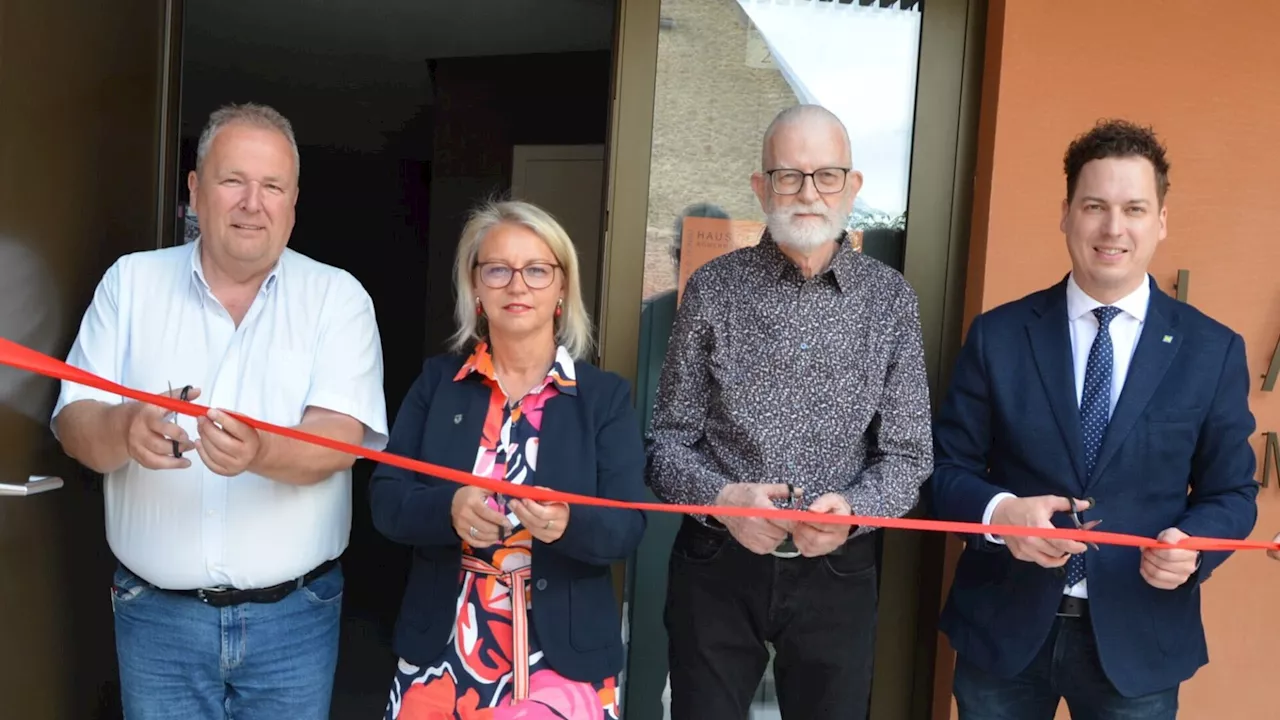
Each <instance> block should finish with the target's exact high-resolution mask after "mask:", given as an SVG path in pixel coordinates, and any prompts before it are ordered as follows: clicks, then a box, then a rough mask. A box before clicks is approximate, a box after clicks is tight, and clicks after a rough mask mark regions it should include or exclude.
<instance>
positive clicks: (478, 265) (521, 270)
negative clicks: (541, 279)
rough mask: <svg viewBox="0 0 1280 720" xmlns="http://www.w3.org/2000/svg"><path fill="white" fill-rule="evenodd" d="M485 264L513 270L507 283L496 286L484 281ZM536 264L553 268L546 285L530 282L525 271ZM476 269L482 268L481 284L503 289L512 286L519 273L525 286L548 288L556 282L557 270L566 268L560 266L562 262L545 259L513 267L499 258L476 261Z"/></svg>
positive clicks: (492, 288) (494, 288)
mask: <svg viewBox="0 0 1280 720" xmlns="http://www.w3.org/2000/svg"><path fill="white" fill-rule="evenodd" d="M485 265H501V266H502V267H505V268H507V269H508V270H510V271H511V277H510V278H507V282H506V284H504V285H499V286H497V287H494V286H493V285H490V284H489V283H487V282H485V281H484V266H485ZM534 265H547V266H549V267H550V268H551V279H550V280H548V281H547V284H546V285H542V286H538V285H533V284H531V283H530V282H529V278H528V277H525V274H524V271H525V270H526V269H528V268H531V267H533V266H534ZM474 269H476V270H480V271H481V272H480V273H479V276H480V277H479V280H480V284H481V285H484V286H485V287H487V288H489V289H490V290H502V289H505V288H507V287H510V286H511V283H512V281H514V280H515V279H516V275H519V276H520V279H521V280H522V281H523V282H524V286H525V287H527V288H529V289H530V290H546V289H547V288H549V287H551V284H552V283H554V282H555V276H556V273H555V271H556V270H564V268H563V267H561V266H560V263H553V262H544V261H542V260H539V261H537V262H531V263H529V264H528V265H525V266H523V267H518V268H517V267H512V266H510V265H508V264H506V263H504V262H498V261H497V260H493V261H490V262H479V261H476V263H475V265H474Z"/></svg>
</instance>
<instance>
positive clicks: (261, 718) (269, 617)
mask: <svg viewBox="0 0 1280 720" xmlns="http://www.w3.org/2000/svg"><path fill="white" fill-rule="evenodd" d="M342 587H343V577H342V569H341V567H335V568H334V569H333V570H331V571H329V572H328V573H326V574H324V575H322V576H321V577H319V578H317V579H316V580H315V581H314V582H312V583H311V584H309V585H307V586H306V587H303V588H300V589H298V590H295V591H294V592H292V593H290V594H289V596H288V597H286V598H285V599H283V600H281V601H280V602H277V603H269V604H253V603H247V604H243V605H238V606H231V607H225V608H216V607H211V606H209V605H205V604H204V603H202V602H200V601H199V600H197V599H196V598H193V597H186V596H182V595H175V594H171V593H166V592H164V591H162V590H157V589H155V588H153V587H151V586H150V585H148V584H147V583H145V582H144V581H142V580H141V579H139V578H138V577H137V576H135V575H133V574H132V573H130V572H129V571H128V570H126V569H124V568H120V569H118V570H117V571H116V574H115V579H114V581H113V587H112V588H111V606H112V609H113V611H114V614H115V630H116V654H117V656H118V657H119V661H120V685H121V696H122V698H123V700H124V716H125V718H127V719H128V720H161V719H168V718H173V719H174V720H179V719H181V720H224V719H226V718H232V717H234V718H235V719H236V720H266V719H267V718H271V719H272V720H276V719H278V718H290V719H291V720H327V718H328V717H329V700H330V696H331V694H332V690H333V672H334V667H335V666H336V664H337V660H338V627H339V619H340V616H341V613H342Z"/></svg>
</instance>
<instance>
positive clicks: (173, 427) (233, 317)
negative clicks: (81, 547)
mask: <svg viewBox="0 0 1280 720" xmlns="http://www.w3.org/2000/svg"><path fill="white" fill-rule="evenodd" d="M298 174H299V159H298V149H297V143H296V141H295V139H294V136H293V130H292V127H291V126H290V124H289V122H288V120H286V119H285V118H284V117H283V116H281V115H280V114H279V113H277V112H276V111H274V110H272V109H271V108H267V107H263V106H258V105H240V106H235V105H233V106H228V107H225V108H222V109H220V110H218V111H216V112H215V113H213V115H212V116H211V117H210V119H209V123H208V125H207V126H206V128H205V130H204V132H203V134H202V136H201V138H200V143H199V148H198V151H197V164H196V170H195V171H194V172H192V173H191V175H190V177H189V178H188V187H189V189H190V193H191V204H192V207H193V208H194V209H195V210H197V211H198V213H199V215H198V217H199V219H200V231H201V232H200V239H199V240H197V241H196V242H194V243H190V244H185V245H180V246H177V247H172V248H166V249H162V250H155V251H149V252H141V253H136V254H132V255H128V256H125V257H122V258H120V259H119V260H118V261H117V262H116V263H115V264H114V265H113V266H112V267H111V268H110V269H109V270H108V271H107V273H106V274H105V276H104V277H103V278H102V281H101V282H100V284H99V285H98V288H97V291H96V293H95V294H94V298H93V302H92V304H91V306H90V307H89V309H88V311H87V312H86V313H85V316H84V318H83V320H82V323H81V326H80V331H79V335H78V336H77V338H76V341H75V344H74V346H73V347H72V349H71V352H70V355H69V357H68V360H67V361H68V363H70V364H71V365H74V366H76V367H80V368H83V369H85V370H87V371H89V372H92V373H95V374H97V375H100V376H102V377H105V378H107V379H109V380H112V381H115V382H118V383H120V384H123V385H125V386H127V387H133V388H138V389H142V390H148V391H154V392H169V391H170V389H171V388H172V391H171V394H172V395H174V396H180V395H182V394H183V393H184V392H185V393H186V397H187V399H189V400H197V399H198V402H199V403H200V404H203V405H208V406H209V407H210V408H212V409H211V410H210V411H209V413H208V414H207V416H205V417H201V418H199V419H193V418H190V417H188V416H177V417H174V416H173V415H172V414H167V413H165V411H163V410H161V409H160V408H157V407H154V406H150V405H146V404H141V403H136V402H125V401H124V399H123V398H121V397H119V396H115V395H111V394H108V393H103V392H100V391H98V390H94V389H91V388H87V387H83V386H80V385H76V384H74V383H63V386H62V394H61V396H60V397H59V399H58V403H57V406H56V407H55V409H54V413H53V421H52V425H53V429H54V432H55V433H56V434H57V436H58V438H59V440H60V441H61V443H62V446H63V448H64V450H65V451H66V452H67V454H68V455H70V456H72V457H74V458H75V459H77V460H79V461H80V462H82V463H83V464H84V465H86V466H88V467H89V468H92V469H93V470H95V471H97V472H101V473H103V474H105V475H106V528H107V540H108V543H109V544H110V546H111V550H112V552H113V553H115V556H116V557H117V559H118V560H119V561H120V567H119V569H118V571H117V573H116V577H115V579H114V582H113V588H112V605H113V608H114V612H115V619H116V648H117V654H118V656H119V661H120V674H121V685H122V694H123V700H124V712H125V716H126V717H129V718H131V720H150V719H152V718H183V720H189V719H193V718H194V719H201V718H219V719H221V718H230V717H235V718H237V720H256V719H258V718H263V719H265V718H272V719H273V720H274V719H277V718H284V717H289V718H308V719H315V720H320V719H321V718H327V717H328V716H329V701H330V695H331V689H332V684H333V672H334V667H335V665H336V660H337V649H338V628H339V620H340V613H341V604H342V587H343V579H342V571H341V568H340V567H339V566H338V564H337V558H338V556H339V555H341V554H342V552H343V550H344V549H345V548H346V544H347V540H348V535H349V530H350V524H351V466H352V464H353V462H354V458H353V457H352V456H349V455H345V454H342V453H338V452H334V451H332V450H328V449H324V448H320V447H316V446H312V445H309V444H306V443H302V442H298V441H294V440H287V439H283V438H280V437H278V436H275V435H271V434H269V433H259V432H257V431H256V430H254V429H252V428H250V427H248V426H246V425H245V424H243V423H241V422H239V421H237V420H235V419H234V418H233V417H231V416H230V415H228V414H227V413H225V412H222V411H221V410H223V409H225V410H231V411H235V412H239V413H242V414H244V415H247V416H249V417H253V418H257V419H259V420H264V421H266V422H270V423H274V424H277V425H283V426H293V427H297V428H299V429H302V430H305V431H307V432H310V433H313V434H316V435H323V436H326V437H330V438H333V439H336V440H341V441H344V442H348V443H352V444H361V445H363V446H365V447H367V448H371V449H382V448H383V447H384V445H385V443H386V436H387V422H386V408H385V400H384V397H383V388H382V349H381V341H380V338H379V334H378V328H377V323H376V320H375V317H374V309H373V304H372V301H371V300H370V298H369V296H368V294H367V293H366V292H365V290H364V288H363V287H361V285H360V284H359V282H357V281H356V280H355V278H353V277H352V276H351V275H350V274H348V273H347V272H345V271H342V270H339V269H337V268H333V267H329V266H326V265H323V264H321V263H318V262H316V261H314V260H311V259H309V258H307V257H305V256H303V255H300V254H298V253H296V252H294V251H292V250H289V249H287V248H286V245H287V244H288V241H289V236H290V234H291V232H292V230H293V225H294V206H295V203H296V201H297V197H298Z"/></svg>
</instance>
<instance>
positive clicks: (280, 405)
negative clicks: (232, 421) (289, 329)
mask: <svg viewBox="0 0 1280 720" xmlns="http://www.w3.org/2000/svg"><path fill="white" fill-rule="evenodd" d="M314 362H315V357H314V355H313V354H312V353H307V352H302V351H299V350H273V351H272V352H271V357H270V359H269V362H267V363H266V364H265V365H264V369H263V373H262V375H261V378H262V380H261V382H260V383H259V384H258V386H257V387H256V388H255V390H256V395H257V398H256V399H255V398H243V399H245V400H248V401H249V402H248V403H246V404H247V405H253V406H256V407H255V408H254V410H253V412H251V413H250V414H254V413H256V417H257V418H258V419H260V420H265V421H266V422H269V423H273V424H276V425H283V426H285V427H289V426H292V425H297V424H298V423H299V422H301V421H302V414H303V412H304V411H305V410H306V403H307V399H308V396H309V395H310V393H311V371H312V364H313V363H314Z"/></svg>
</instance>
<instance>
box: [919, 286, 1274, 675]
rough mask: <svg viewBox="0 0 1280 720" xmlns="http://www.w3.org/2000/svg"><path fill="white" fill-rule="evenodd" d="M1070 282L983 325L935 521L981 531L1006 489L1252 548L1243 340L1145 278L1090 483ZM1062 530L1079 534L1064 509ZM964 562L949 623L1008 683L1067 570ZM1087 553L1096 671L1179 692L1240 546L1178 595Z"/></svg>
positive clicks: (951, 427) (1111, 550) (947, 406)
mask: <svg viewBox="0 0 1280 720" xmlns="http://www.w3.org/2000/svg"><path fill="white" fill-rule="evenodd" d="M1066 308H1067V301H1066V280H1065V278H1064V280H1063V282H1061V283H1058V284H1057V285H1055V286H1053V287H1052V288H1049V289H1048V290H1043V291H1041V292H1037V293H1035V294H1033V295H1029V296H1027V297H1025V298H1022V299H1021V300H1017V301H1014V302H1012V303H1009V304H1007V305H1003V306H1001V307H998V308H995V309H993V310H991V311H990V312H988V313H985V314H983V315H981V316H979V317H978V318H976V319H975V320H974V322H973V325H972V327H971V328H970V330H969V335H968V339H967V340H966V342H965V345H964V348H963V349H962V350H961V352H960V357H959V359H958V360H957V362H956V368H955V373H954V375H953V377H952V380H951V387H950V389H949V391H948V394H947V397H946V400H945V401H944V403H943V406H942V408H941V409H940V411H939V414H938V417H937V420H936V423H935V427H934V446H935V451H934V453H935V469H934V475H933V478H932V480H931V485H932V498H933V502H934V512H935V513H936V514H937V515H939V516H940V517H942V518H944V519H950V520H960V521H970V522H981V521H982V514H983V511H984V510H985V509H986V506H987V503H988V502H989V501H990V500H991V498H992V497H993V496H995V494H996V493H997V492H1000V491H1001V490H1007V491H1009V492H1011V493H1014V494H1015V495H1018V496H1020V497H1026V496H1033V495H1060V496H1068V497H1077V498H1085V497H1091V498H1093V499H1094V500H1095V501H1096V507H1097V510H1096V511H1092V510H1091V511H1089V512H1088V513H1087V514H1086V519H1101V520H1102V524H1101V525H1100V526H1099V527H1098V530H1110V531H1113V532H1119V533H1129V534H1133V535H1140V536H1145V537H1151V538H1154V537H1155V536H1156V535H1158V534H1159V533H1160V532H1161V531H1162V530H1164V529H1166V528H1169V527H1177V528H1179V529H1181V530H1182V531H1183V532H1185V533H1187V534H1188V535H1193V536H1214V537H1222V538H1245V537H1247V536H1248V535H1249V533H1250V531H1251V530H1252V529H1253V525H1254V521H1255V520H1256V518H1257V510H1256V506H1255V498H1256V496H1257V492H1258V486H1257V482H1256V481H1255V480H1254V471H1255V465H1256V458H1255V456H1254V453H1253V450H1252V449H1251V448H1250V446H1249V436H1250V435H1251V434H1252V433H1253V431H1254V418H1253V415H1251V414H1250V412H1249V405H1248V395H1249V370H1248V367H1247V366H1246V364H1245V352H1244V341H1243V339H1241V337H1240V336H1239V335H1238V334H1236V333H1234V332H1232V331H1231V330H1230V329H1229V328H1227V327H1225V326H1223V325H1221V324H1219V323H1218V322H1216V321H1214V320H1212V319H1211V318H1209V317H1207V316H1206V315H1204V314H1203V313H1201V312H1199V311H1198V310H1196V309H1195V308H1194V307H1191V306H1189V305H1186V304H1183V303H1180V302H1177V301H1176V300H1174V299H1173V298H1170V297H1169V296H1168V295H1166V294H1164V293H1163V292H1161V291H1160V289H1159V288H1158V287H1157V286H1156V285H1155V282H1154V281H1152V282H1151V301H1150V304H1149V306H1148V310H1147V318H1146V322H1145V324H1144V325H1143V328H1142V334H1141V336H1140V337H1139V340H1138V345H1137V348H1136V350H1135V351H1134V356H1133V361H1132V364H1131V365H1130V366H1129V371H1128V374H1127V376H1126V379H1125V384H1124V387H1123V389H1122V392H1121V394H1120V399H1119V402H1118V403H1117V405H1116V409H1115V411H1114V412H1113V414H1112V417H1111V422H1110V424H1109V425H1108V426H1107V431H1106V435H1105V436H1104V437H1103V440H1102V447H1101V449H1100V450H1099V453H1098V460H1097V463H1096V466H1095V469H1094V471H1093V474H1092V476H1090V477H1085V476H1084V474H1083V469H1082V467H1083V463H1082V457H1083V450H1082V441H1081V432H1080V413H1079V407H1078V404H1077V402H1076V390H1075V379H1074V375H1073V369H1072V359H1071V358H1072V356H1071V340H1070V335H1069V330H1068V324H1067V310H1066ZM1055 524H1057V525H1058V526H1060V527H1073V525H1072V524H1071V523H1070V522H1069V516H1066V515H1065V514H1064V515H1062V516H1060V517H1058V518H1057V519H1056V522H1055ZM966 539H967V540H968V541H969V542H968V546H967V547H966V549H965V551H964V553H963V554H962V555H961V557H960V562H959V564H958V565H957V567H956V573H955V580H954V583H953V585H952V588H951V594H950V597H949V598H948V600H947V603H946V606H945V608H944V609H943V615H942V621H941V624H942V629H943V631H944V632H945V633H946V634H947V635H948V637H949V638H950V640H951V644H952V645H953V646H954V647H955V648H956V650H957V652H958V653H959V654H961V655H963V656H964V657H965V658H966V659H967V660H969V661H971V662H973V663H976V664H977V665H978V666H980V667H982V668H985V669H986V670H988V671H990V672H993V673H995V674H997V675H1001V676H1006V677H1007V676H1012V675H1014V674H1016V673H1018V672H1019V671H1021V670H1022V669H1023V668H1025V667H1026V666H1027V664H1028V663H1029V662H1030V661H1031V659H1032V658H1033V657H1034V656H1035V654H1036V652H1037V651H1038V650H1039V649H1040V647H1041V645H1042V644H1043V643H1044V641H1045V639H1046V637H1047V636H1048V633H1049V631H1050V630H1051V626H1052V624H1053V621H1054V617H1055V613H1056V611H1057V608H1058V603H1059V602H1060V600H1061V596H1062V591H1063V587H1064V584H1065V577H1064V575H1063V574H1062V572H1061V570H1060V569H1046V568H1042V567H1040V566H1038V565H1036V564H1034V563H1028V562H1022V561H1019V560H1016V559H1014V557H1013V556H1012V555H1011V554H1010V553H1009V551H1008V549H1007V548H1006V547H1004V546H1003V545H999V544H995V543H988V542H987V541H986V540H985V538H984V537H983V536H982V535H980V534H979V535H974V536H971V537H968V538H966ZM1098 547H1099V549H1098V550H1092V549H1090V550H1088V551H1087V552H1086V553H1085V563H1086V565H1085V567H1086V570H1087V578H1088V583H1089V584H1088V588H1089V610H1090V614H1091V616H1092V622H1093V626H1094V632H1095V634H1096V636H1097V642H1098V654H1099V656H1100V658H1101V662H1102V668H1103V670H1104V671H1105V672H1106V673H1107V676H1108V677H1109V678H1110V679H1111V681H1112V683H1113V684H1114V685H1115V686H1116V688H1117V689H1118V690H1119V691H1120V692H1121V693H1122V694H1124V695H1128V696H1135V695H1140V694H1145V693H1149V692H1154V691H1157V690H1161V689H1165V688H1169V687H1173V686H1174V685H1176V684H1177V683H1179V682H1181V681H1183V680H1185V679H1187V678H1189V677H1191V675H1192V674H1194V673H1195V671H1196V670H1197V669H1198V668H1199V667H1200V666H1202V665H1204V664H1205V663H1207V662H1208V653H1207V649H1206V646H1205V637H1204V626H1203V625H1202V624H1201V619H1200V584H1201V583H1203V582H1204V581H1205V580H1206V579H1208V577H1209V575H1210V574H1211V573H1212V572H1213V570H1214V568H1216V567H1217V566H1218V565H1219V564H1221V563H1222V562H1223V561H1224V560H1226V558H1227V556H1228V555H1229V553H1205V554H1204V555H1203V556H1202V558H1201V564H1200V569H1199V570H1198V571H1197V572H1196V574H1194V575H1192V577H1191V579H1190V580H1188V581H1187V582H1186V583H1185V584H1184V585H1183V586H1182V587H1179V588H1177V589H1175V590H1159V589H1156V588H1154V587H1152V586H1150V585H1148V584H1147V582H1146V581H1145V580H1143V578H1142V576H1141V575H1140V574H1139V571H1138V570H1139V564H1140V550H1139V549H1137V548H1128V547H1120V546H1114V545H1099V546H1098Z"/></svg>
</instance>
